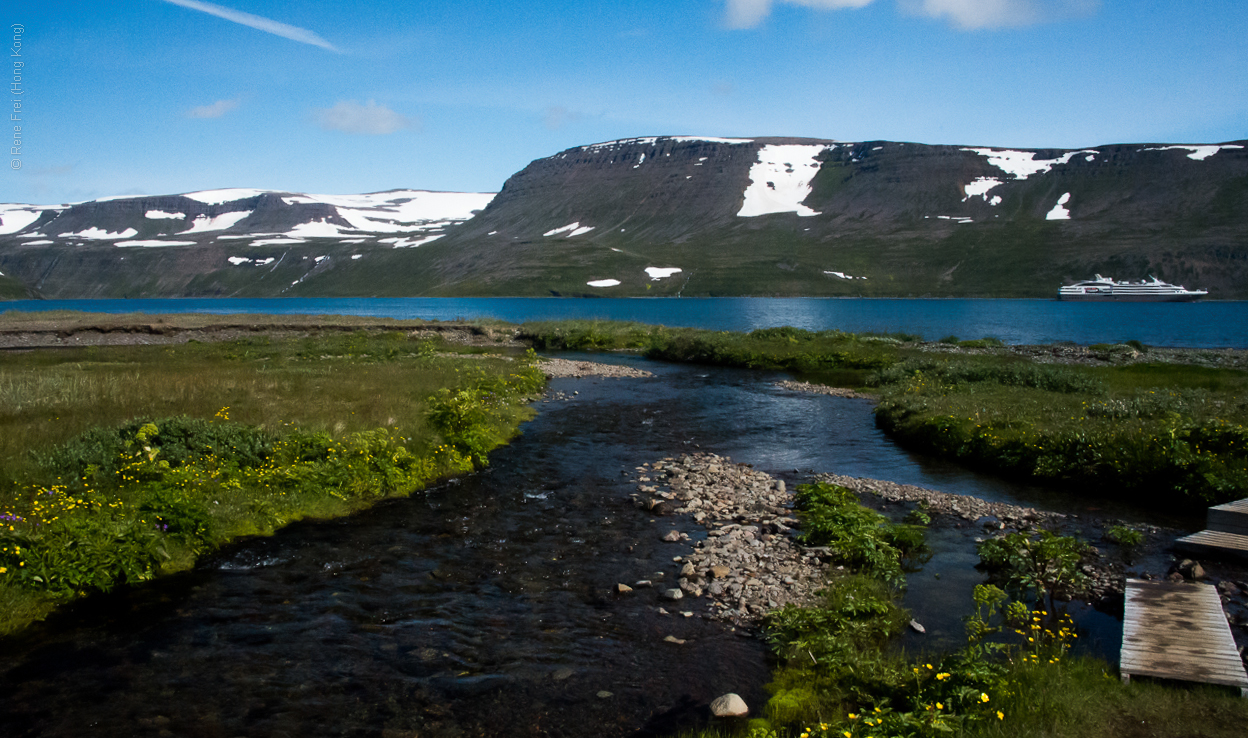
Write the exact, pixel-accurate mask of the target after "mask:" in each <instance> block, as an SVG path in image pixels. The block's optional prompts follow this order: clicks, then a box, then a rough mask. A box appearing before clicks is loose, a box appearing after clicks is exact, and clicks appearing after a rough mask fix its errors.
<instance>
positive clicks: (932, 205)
mask: <svg viewBox="0 0 1248 738" xmlns="http://www.w3.org/2000/svg"><path fill="white" fill-rule="evenodd" d="M1246 244H1248V142H1244V141H1236V142H1227V143H1218V144H1203V143H1202V144H1113V145H1104V146H1092V147H1087V148H1080V149H1046V150H1040V149H1009V148H1000V147H985V146H932V145H926V144H916V143H908V142H892V141H859V142H846V141H833V140H822V139H800V138H754V139H746V138H733V139H729V138H715V137H697V136H658V137H646V138H634V139H624V140H619V141H608V142H604V143H598V144H590V145H585V146H577V147H574V148H571V149H568V150H566V151H562V152H558V153H556V154H553V155H551V156H548V157H544V158H542V159H538V160H536V161H534V162H532V163H530V164H529V165H528V166H526V167H525V168H524V169H522V170H521V171H519V172H517V173H516V174H514V175H512V176H511V177H510V178H509V179H508V180H507V182H506V183H505V184H504V185H503V187H502V188H501V190H500V191H499V192H498V194H497V195H493V194H489V193H439V192H422V191H415V190H402V191H392V192H382V193H374V194H368V195H306V194H298V193H289V192H270V191H261V190H213V191H206V192H194V193H188V194H185V195H168V196H159V197H121V198H109V199H104V200H96V201H92V202H86V203H78V204H73V205H56V206H31V205H0V273H2V274H3V275H4V276H3V277H0V298H2V297H13V296H21V294H23V293H25V294H34V295H40V296H45V297H127V296H129V297H140V296H144V297H157V296H234V295H237V296H278V295H302V296H380V295H386V296H399V295H447V296H452V295H454V296H470V295H552V294H554V295H603V296H638V295H647V296H649V295H682V296H696V295H827V296H856V295H862V296H877V297H884V296H902V297H904V296H922V295H932V296H985V297H1052V296H1054V295H1055V294H1056V292H1057V288H1058V287H1059V286H1060V285H1061V284H1063V283H1069V282H1070V281H1074V280H1078V279H1084V278H1088V277H1090V276H1091V275H1092V274H1095V273H1100V274H1105V275H1108V276H1112V277H1115V278H1118V279H1141V278H1144V277H1147V276H1148V275H1150V274H1152V275H1156V276H1157V277H1159V278H1161V279H1164V280H1166V281H1169V282H1174V283H1181V284H1185V285H1186V286H1188V287H1190V288H1207V289H1209V290H1210V291H1211V295H1210V296H1211V297H1212V298H1223V299H1245V298H1248V246H1246Z"/></svg>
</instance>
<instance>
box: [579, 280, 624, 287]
mask: <svg viewBox="0 0 1248 738" xmlns="http://www.w3.org/2000/svg"><path fill="white" fill-rule="evenodd" d="M619 283H620V280H618V279H595V280H593V281H592V282H586V283H585V284H587V285H589V286H590V287H615V286H616V285H618V284H619Z"/></svg>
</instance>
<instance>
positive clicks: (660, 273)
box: [646, 267, 681, 282]
mask: <svg viewBox="0 0 1248 738" xmlns="http://www.w3.org/2000/svg"><path fill="white" fill-rule="evenodd" d="M679 271H681V269H679V268H678V267H670V268H669V267H646V274H649V275H650V281H651V282H657V281H659V280H660V279H665V278H667V277H670V276H672V275H673V274H675V273H676V272H679Z"/></svg>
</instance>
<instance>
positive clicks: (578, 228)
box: [542, 221, 597, 238]
mask: <svg viewBox="0 0 1248 738" xmlns="http://www.w3.org/2000/svg"><path fill="white" fill-rule="evenodd" d="M595 228H597V226H582V225H581V223H580V221H577V222H575V223H569V224H567V225H565V226H562V227H560V228H556V229H554V230H553V231H546V232H545V233H543V234H542V235H543V236H545V237H547V238H550V237H551V236H557V235H559V234H560V233H567V234H568V235H567V236H565V238H572V237H573V236H579V235H581V234H582V233H589V232H590V231H592V230H594V229H595Z"/></svg>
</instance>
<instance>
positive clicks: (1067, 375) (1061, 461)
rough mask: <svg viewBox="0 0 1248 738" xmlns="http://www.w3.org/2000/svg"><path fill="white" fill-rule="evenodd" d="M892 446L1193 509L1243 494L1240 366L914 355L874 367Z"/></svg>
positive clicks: (1247, 455)
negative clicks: (1065, 363)
mask: <svg viewBox="0 0 1248 738" xmlns="http://www.w3.org/2000/svg"><path fill="white" fill-rule="evenodd" d="M873 379H874V383H875V384H876V385H877V386H878V387H879V388H880V389H881V390H882V394H881V401H880V404H879V406H878V407H877V410H876V417H877V420H878V422H879V424H880V426H881V427H882V428H884V429H885V430H886V431H888V432H889V433H890V434H891V435H893V436H894V437H895V438H897V439H898V440H900V441H901V442H903V443H905V444H907V445H910V446H912V447H917V448H921V449H924V450H926V451H929V452H932V453H936V454H938V455H941V456H944V457H946V458H953V459H957V460H959V461H962V462H963V463H967V464H970V465H973V466H978V467H982V468H989V469H993V470H996V471H999V472H1003V473H1006V474H1010V475H1014V476H1020V477H1027V478H1030V479H1034V480H1038V481H1047V482H1050V483H1067V484H1069V483H1073V484H1076V485H1079V486H1081V487H1085V488H1089V489H1092V488H1095V489H1099V490H1100V491H1099V492H1098V493H1097V494H1102V495H1103V494H1106V490H1113V491H1114V493H1115V494H1118V495H1130V496H1132V497H1133V498H1134V499H1136V500H1137V501H1141V502H1144V503H1146V504H1152V505H1157V506H1162V505H1171V504H1174V503H1176V502H1177V503H1178V504H1180V505H1185V506H1190V507H1200V506H1204V505H1208V504H1209V503H1216V502H1225V501H1227V500H1232V499H1237V498H1239V497H1243V496H1244V494H1245V493H1248V427H1246V425H1245V424H1246V423H1248V403H1246V402H1245V401H1244V399H1243V398H1244V397H1245V392H1248V373H1245V372H1243V371H1240V370H1234V369H1209V368H1202V367H1193V366H1176V365H1172V364H1133V365H1129V366H1124V367H1112V368H1099V367H1050V366H1041V365H1032V364H1026V363H1018V362H1004V361H997V360H995V359H992V358H989V359H986V360H985V359H979V360H978V361H971V360H969V359H968V358H965V357H956V358H952V359H948V360H931V359H926V360H917V361H911V362H907V363H903V364H899V365H896V366H894V367H891V368H890V369H887V370H885V371H882V372H880V373H879V374H877V375H876V376H875V377H874V378H873Z"/></svg>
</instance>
